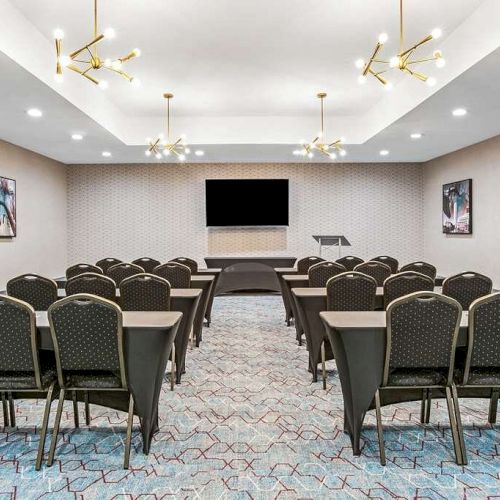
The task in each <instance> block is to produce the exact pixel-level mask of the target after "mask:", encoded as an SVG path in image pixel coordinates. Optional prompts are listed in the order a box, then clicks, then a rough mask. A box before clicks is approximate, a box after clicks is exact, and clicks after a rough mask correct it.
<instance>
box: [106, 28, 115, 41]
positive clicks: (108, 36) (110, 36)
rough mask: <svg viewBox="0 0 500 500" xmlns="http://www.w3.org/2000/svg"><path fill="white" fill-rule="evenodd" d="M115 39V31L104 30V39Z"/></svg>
mask: <svg viewBox="0 0 500 500" xmlns="http://www.w3.org/2000/svg"><path fill="white" fill-rule="evenodd" d="M115 37H116V31H115V30H114V29H113V28H106V29H105V30H104V38H106V39H107V40H111V39H113V38H115Z"/></svg>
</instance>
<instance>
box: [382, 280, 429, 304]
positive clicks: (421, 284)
mask: <svg viewBox="0 0 500 500" xmlns="http://www.w3.org/2000/svg"><path fill="white" fill-rule="evenodd" d="M432 291H434V280H433V279H432V278H429V276H425V275H424V274H420V273H417V272H414V271H404V272H400V273H398V274H393V275H391V276H389V277H388V278H387V279H386V280H385V281H384V310H385V309H387V307H388V305H389V304H390V303H391V302H392V301H393V300H396V299H399V298H400V297H404V296H405V295H409V294H410V293H413V292H432Z"/></svg>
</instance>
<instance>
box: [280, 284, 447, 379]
mask: <svg viewBox="0 0 500 500" xmlns="http://www.w3.org/2000/svg"><path fill="white" fill-rule="evenodd" d="M304 276H306V275H304ZM283 278H284V282H285V283H286V284H290V283H300V284H304V282H305V280H304V277H303V276H302V281H300V280H293V279H292V278H294V276H291V277H290V279H288V277H287V276H284V277H283ZM307 283H308V280H307ZM289 290H290V294H291V296H292V297H293V301H292V304H293V307H294V313H295V328H296V332H297V336H299V335H300V336H302V334H304V335H305V337H306V344H307V349H308V351H309V369H310V370H311V371H312V374H313V381H314V382H316V381H317V380H318V366H317V364H316V362H315V360H318V359H320V358H319V356H320V353H321V344H322V342H323V340H324V338H325V329H324V327H323V323H322V322H321V319H320V312H321V311H326V310H327V305H326V303H327V301H326V288H302V287H295V285H294V286H293V288H292V287H289ZM434 291H435V292H436V293H441V292H442V287H435V288H434ZM375 304H376V306H377V307H379V308H383V305H384V289H383V287H377V294H376V298H375ZM327 352H328V351H327Z"/></svg>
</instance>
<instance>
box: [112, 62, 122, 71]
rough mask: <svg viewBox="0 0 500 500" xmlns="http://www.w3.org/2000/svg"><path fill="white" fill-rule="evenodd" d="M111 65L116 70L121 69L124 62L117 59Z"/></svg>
mask: <svg viewBox="0 0 500 500" xmlns="http://www.w3.org/2000/svg"><path fill="white" fill-rule="evenodd" d="M111 67H112V68H113V69H115V70H119V69H121V67H122V62H121V61H120V59H115V60H114V61H113V62H112V63H111Z"/></svg>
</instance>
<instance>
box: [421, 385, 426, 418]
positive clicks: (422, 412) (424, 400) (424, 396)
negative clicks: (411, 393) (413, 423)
mask: <svg viewBox="0 0 500 500" xmlns="http://www.w3.org/2000/svg"><path fill="white" fill-rule="evenodd" d="M426 413H427V389H422V403H421V404H420V423H421V424H425V415H426Z"/></svg>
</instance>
